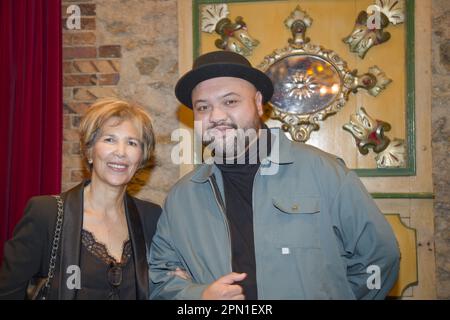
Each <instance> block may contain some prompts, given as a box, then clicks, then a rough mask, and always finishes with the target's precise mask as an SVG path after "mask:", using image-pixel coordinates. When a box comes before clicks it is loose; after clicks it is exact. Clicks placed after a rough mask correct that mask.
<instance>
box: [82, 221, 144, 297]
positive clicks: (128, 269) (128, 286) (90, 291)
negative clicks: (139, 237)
mask: <svg viewBox="0 0 450 320" xmlns="http://www.w3.org/2000/svg"><path fill="white" fill-rule="evenodd" d="M81 243H82V246H81V263H80V267H81V289H80V290H78V293H77V299H82V300H86V299H90V300H106V299H110V300H114V299H120V300H134V299H136V278H135V270H134V269H135V268H134V261H133V250H132V247H131V240H127V241H125V242H124V244H123V249H122V258H121V261H120V262H117V261H116V259H115V258H114V257H112V256H111V255H110V254H109V253H108V250H107V249H106V246H105V245H104V244H103V243H101V242H98V241H97V240H96V239H95V237H94V235H93V234H92V233H91V232H89V231H87V230H84V229H83V230H82V231H81Z"/></svg>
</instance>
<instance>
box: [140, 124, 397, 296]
mask: <svg viewBox="0 0 450 320" xmlns="http://www.w3.org/2000/svg"><path fill="white" fill-rule="evenodd" d="M272 133H273V134H274V136H276V138H275V139H274V141H275V143H274V145H273V146H272V152H271V154H270V155H269V156H268V157H266V158H265V159H264V160H263V161H262V163H261V166H260V168H259V171H258V172H257V173H256V176H255V179H254V185H253V223H254V239H255V241H254V242H255V256H256V278H257V286H258V298H259V299H383V298H384V297H385V296H386V295H387V294H388V292H389V290H390V289H391V288H392V286H393V285H394V283H395V281H396V279H397V275H398V269H399V256H400V255H399V249H398V245H397V241H396V238H395V236H394V234H393V232H392V229H391V227H390V225H389V224H388V222H387V221H386V220H385V218H384V217H383V214H382V213H381V212H380V210H379V209H378V208H377V206H376V205H375V203H374V201H373V199H372V198H371V196H370V195H369V194H368V192H367V191H366V189H365V188H364V186H363V185H362V183H361V181H360V180H359V178H358V176H357V175H356V174H355V173H354V172H353V171H351V170H349V169H347V168H346V167H345V165H344V164H343V163H342V162H341V161H340V160H339V159H337V158H336V157H334V156H332V155H330V154H327V153H325V152H323V151H320V150H318V149H316V148H314V147H311V146H308V145H305V144H301V143H294V142H291V141H289V140H288V139H287V138H286V137H285V136H284V134H282V133H281V134H280V132H279V131H278V130H274V129H272ZM213 176H214V177H215V179H216V181H217V186H218V188H214V184H213V183H212V180H213V178H212V177H213ZM218 193H221V195H222V196H221V198H222V199H225V197H224V190H223V182H222V176H221V173H220V170H219V169H218V168H217V167H216V166H215V165H207V164H202V165H199V166H198V167H197V168H196V169H194V170H193V171H192V172H191V173H189V174H187V175H186V176H184V177H183V178H182V179H181V180H180V181H178V183H177V184H176V185H175V186H174V187H173V188H172V190H171V191H170V193H169V195H168V197H167V199H166V202H165V205H164V209H163V213H162V215H161V218H160V220H159V222H158V227H157V232H156V234H155V236H154V238H153V242H152V246H151V249H150V254H149V264H150V278H151V281H150V282H151V283H150V287H151V290H150V292H151V296H150V297H151V298H153V299H200V297H201V293H202V292H203V290H204V289H205V288H206V287H207V286H208V285H209V284H210V283H212V282H214V281H215V280H217V279H218V278H219V277H221V276H223V275H225V274H228V273H230V272H232V268H231V266H232V261H231V259H232V257H231V241H230V232H229V227H228V222H227V218H226V216H225V212H224V208H223V206H222V205H221V203H220V201H219V200H220V197H218ZM224 205H225V206H226V204H224ZM176 267H180V268H182V269H184V270H186V271H187V272H188V274H189V275H190V277H191V279H190V280H184V279H181V278H179V277H176V276H173V275H171V274H170V271H171V270H174V269H175V268H176ZM378 271H379V272H378ZM378 280H379V281H378Z"/></svg>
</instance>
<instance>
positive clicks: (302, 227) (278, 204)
mask: <svg viewBox="0 0 450 320" xmlns="http://www.w3.org/2000/svg"><path fill="white" fill-rule="evenodd" d="M272 204H273V211H274V212H273V216H272V219H274V221H273V223H274V224H273V226H272V227H271V230H272V232H271V241H272V242H273V243H274V244H275V245H276V246H277V247H279V248H281V250H282V251H283V250H285V251H287V250H289V248H293V249H294V248H320V247H321V246H320V233H319V218H320V198H319V197H313V196H307V197H301V196H295V195H282V196H278V197H276V198H272ZM286 248H287V249H286Z"/></svg>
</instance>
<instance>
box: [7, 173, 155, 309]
mask: <svg viewBox="0 0 450 320" xmlns="http://www.w3.org/2000/svg"><path fill="white" fill-rule="evenodd" d="M87 183H88V182H83V183H81V184H79V185H77V186H76V187H74V188H73V189H71V190H69V191H67V192H64V193H62V194H61V196H62V199H63V200H64V220H63V227H62V236H61V240H60V244H59V250H58V258H57V260H56V268H55V269H56V270H55V276H54V278H53V281H52V283H51V291H50V294H49V299H61V300H67V299H74V298H75V294H76V290H71V289H68V288H67V286H66V281H67V277H69V276H70V275H71V274H67V273H66V270H67V267H68V266H70V265H77V266H79V265H80V263H79V261H80V246H81V229H82V226H83V221H82V220H83V189H84V186H85V185H86V184H87ZM124 201H125V213H126V218H127V223H128V230H129V235H130V239H131V243H132V249H133V257H134V265H135V270H136V290H137V292H136V297H137V299H148V297H149V279H148V264H147V250H149V248H150V243H151V240H152V238H153V235H154V233H155V230H156V224H157V221H158V218H159V215H160V214H161V207H160V206H158V205H156V204H153V203H150V202H147V201H143V200H139V199H137V198H134V197H132V196H130V195H128V194H126V196H125V199H124ZM56 215H57V204H56V199H55V198H54V197H52V196H39V197H33V198H31V199H30V201H29V202H28V204H27V207H26V209H25V214H24V216H23V218H22V219H21V220H20V222H19V223H18V224H17V226H16V228H15V229H14V234H13V237H12V239H11V240H9V241H8V242H6V243H5V249H4V258H3V264H2V269H1V270H0V299H24V297H25V293H26V288H27V285H28V281H29V280H30V279H31V278H32V277H36V276H41V277H46V276H47V273H48V267H49V260H50V253H51V246H52V243H51V242H52V240H53V235H54V231H55V223H56ZM60 271H63V272H60Z"/></svg>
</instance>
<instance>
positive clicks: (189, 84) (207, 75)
mask: <svg viewBox="0 0 450 320" xmlns="http://www.w3.org/2000/svg"><path fill="white" fill-rule="evenodd" d="M218 77H233V78H240V79H243V80H246V81H248V82H250V83H252V84H253V85H254V86H255V87H256V90H258V91H260V92H261V94H262V96H263V103H267V102H268V101H269V100H270V99H271V98H272V95H273V84H272V81H271V80H270V78H269V77H268V76H267V75H266V74H264V73H263V72H262V71H260V70H258V69H254V68H250V67H246V66H243V65H241V64H230V63H226V64H221V63H215V64H209V65H205V66H201V67H198V68H196V69H194V70H191V71H189V72H188V73H186V74H185V75H184V76H183V77H181V78H180V80H178V82H177V84H176V86H175V95H176V97H177V98H178V100H180V102H181V103H182V104H184V105H185V106H187V107H189V108H191V109H192V90H194V88H195V87H196V86H197V85H198V84H199V83H200V82H202V81H205V80H209V79H212V78H218Z"/></svg>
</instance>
